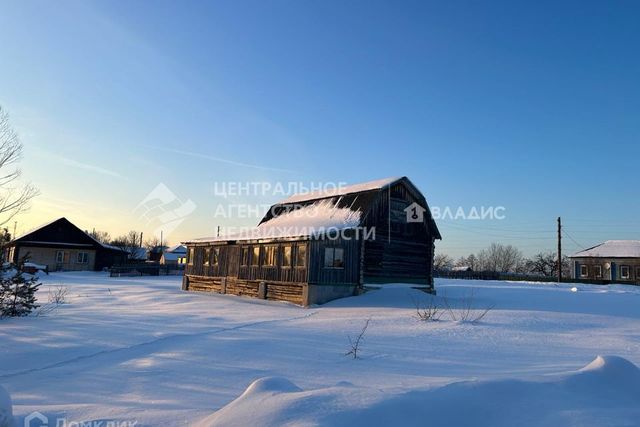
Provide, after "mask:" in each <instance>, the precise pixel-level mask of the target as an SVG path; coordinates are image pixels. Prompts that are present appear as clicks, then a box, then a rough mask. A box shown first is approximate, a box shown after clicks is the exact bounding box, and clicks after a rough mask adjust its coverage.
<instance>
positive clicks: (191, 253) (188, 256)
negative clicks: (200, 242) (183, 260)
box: [187, 248, 194, 265]
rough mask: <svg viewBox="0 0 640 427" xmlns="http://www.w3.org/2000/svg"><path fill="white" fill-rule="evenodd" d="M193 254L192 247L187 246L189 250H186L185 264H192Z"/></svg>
mask: <svg viewBox="0 0 640 427" xmlns="http://www.w3.org/2000/svg"><path fill="white" fill-rule="evenodd" d="M193 255H194V250H193V248H189V251H187V264H189V265H193Z"/></svg>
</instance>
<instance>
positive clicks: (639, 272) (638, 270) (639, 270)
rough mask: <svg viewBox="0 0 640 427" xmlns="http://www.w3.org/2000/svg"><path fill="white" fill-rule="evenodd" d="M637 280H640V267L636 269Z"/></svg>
mask: <svg viewBox="0 0 640 427" xmlns="http://www.w3.org/2000/svg"><path fill="white" fill-rule="evenodd" d="M636 280H640V267H636Z"/></svg>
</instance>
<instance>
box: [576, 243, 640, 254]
mask: <svg viewBox="0 0 640 427" xmlns="http://www.w3.org/2000/svg"><path fill="white" fill-rule="evenodd" d="M589 257H591V258H640V240H607V241H606V242H604V243H600V244H599V245H596V246H594V247H592V248H588V249H585V250H583V251H580V252H576V253H575V254H573V255H571V256H570V257H569V258H589Z"/></svg>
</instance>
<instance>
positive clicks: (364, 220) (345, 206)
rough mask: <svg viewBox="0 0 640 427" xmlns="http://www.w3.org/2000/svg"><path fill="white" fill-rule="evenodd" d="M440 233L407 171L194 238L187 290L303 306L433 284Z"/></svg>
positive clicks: (305, 198) (299, 200) (308, 197)
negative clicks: (372, 288) (228, 231)
mask: <svg viewBox="0 0 640 427" xmlns="http://www.w3.org/2000/svg"><path fill="white" fill-rule="evenodd" d="M440 238H441V236H440V232H439V231H438V228H437V226H436V224H435V222H434V220H433V218H432V216H431V213H430V211H429V207H428V205H427V201H426V200H425V198H424V196H423V195H422V193H420V191H419V190H418V189H417V188H416V186H415V185H413V183H412V182H411V181H410V180H409V179H408V178H406V177H402V178H387V179H382V180H378V181H372V182H367V183H364V184H357V185H351V186H346V187H339V188H337V189H336V190H335V191H323V192H311V193H308V194H299V195H294V196H291V197H289V198H288V199H286V200H283V201H282V202H280V203H277V204H275V205H273V206H272V207H271V209H269V211H268V213H267V214H266V215H265V216H264V218H263V219H262V220H261V221H260V223H259V224H258V226H257V227H256V228H254V229H251V230H247V231H245V232H242V233H237V234H235V235H229V236H223V237H214V238H202V239H194V240H190V241H188V242H184V244H185V245H186V246H187V265H186V267H185V275H184V278H183V285H182V286H183V289H185V290H193V291H211V292H219V293H228V294H234V295H248V296H252V297H257V298H262V299H271V300H284V301H290V302H294V303H296V304H300V305H310V304H316V303H323V302H326V301H330V300H332V299H336V298H340V297H345V296H350V295H354V294H357V293H358V291H359V290H360V289H361V287H362V286H363V284H365V283H393V282H405V283H406V282H410V283H417V284H421V285H423V286H425V287H427V288H428V289H429V290H433V276H432V269H433V254H434V241H435V240H436V239H440Z"/></svg>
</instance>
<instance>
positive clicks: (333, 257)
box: [322, 246, 344, 270]
mask: <svg viewBox="0 0 640 427" xmlns="http://www.w3.org/2000/svg"><path fill="white" fill-rule="evenodd" d="M338 251H340V261H341V265H336V253H337V252H338ZM328 254H331V257H330V259H331V265H327V259H328V258H327V255H328ZM322 262H323V264H322V265H323V268H327V269H332V270H343V269H344V248H342V247H340V246H328V247H325V248H324V259H323V260H322Z"/></svg>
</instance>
